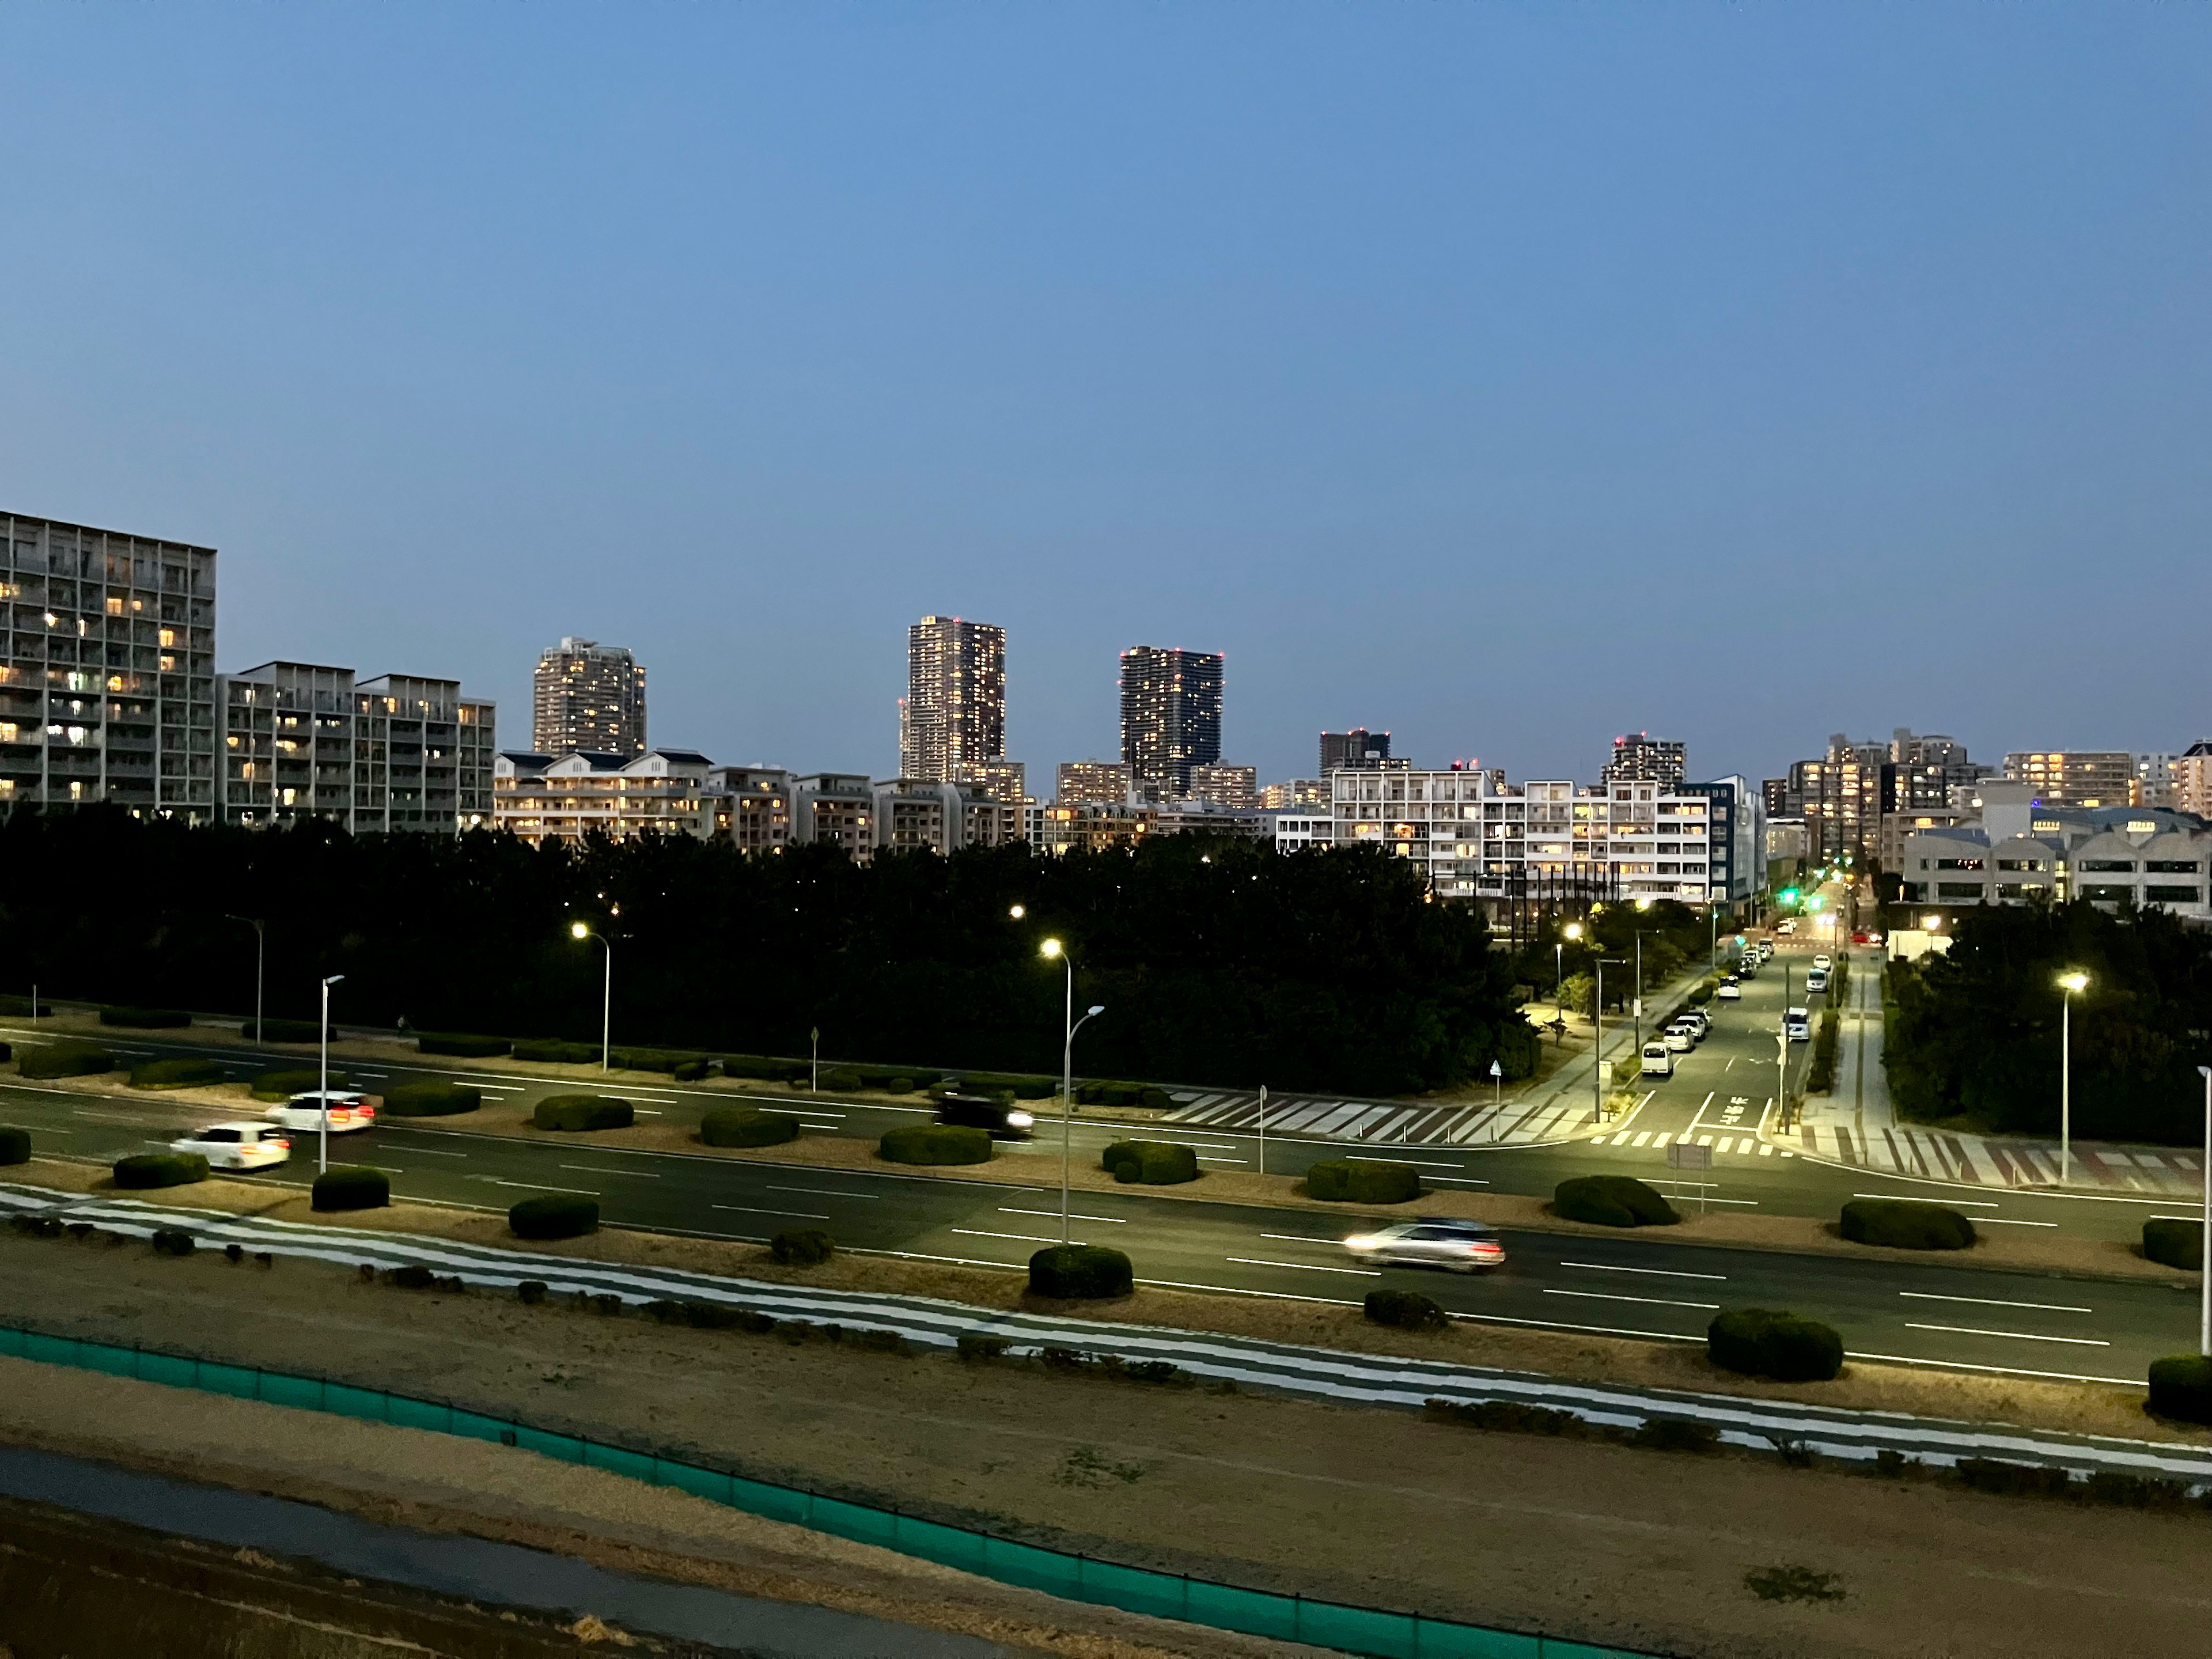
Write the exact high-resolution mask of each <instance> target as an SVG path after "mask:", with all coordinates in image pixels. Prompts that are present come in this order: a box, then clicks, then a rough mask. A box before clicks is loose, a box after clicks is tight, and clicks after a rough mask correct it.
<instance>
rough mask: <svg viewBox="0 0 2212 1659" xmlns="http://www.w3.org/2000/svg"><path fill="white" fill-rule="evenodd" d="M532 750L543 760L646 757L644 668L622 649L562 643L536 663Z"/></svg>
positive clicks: (584, 642)
mask: <svg viewBox="0 0 2212 1659" xmlns="http://www.w3.org/2000/svg"><path fill="white" fill-rule="evenodd" d="M531 748H532V750H533V751H534V752H536V753H538V754H541V755H566V754H568V753H570V752H572V751H575V752H580V753H585V754H598V755H621V756H623V757H629V756H631V755H641V754H643V753H644V752H645V750H646V740H645V669H644V667H643V665H641V664H640V663H639V662H638V660H637V659H636V658H635V657H633V656H631V655H630V653H629V652H627V651H625V650H623V648H622V647H620V646H614V645H600V644H599V643H597V642H596V641H592V640H579V639H574V638H570V639H564V640H562V641H561V643H560V644H558V645H556V646H555V647H553V648H552V649H551V650H550V651H548V652H547V653H545V654H544V656H542V657H540V658H539V659H538V670H537V673H536V676H535V678H534V679H533V682H532V689H531Z"/></svg>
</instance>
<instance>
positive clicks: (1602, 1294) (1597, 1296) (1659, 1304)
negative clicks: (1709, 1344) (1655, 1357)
mask: <svg viewBox="0 0 2212 1659" xmlns="http://www.w3.org/2000/svg"><path fill="white" fill-rule="evenodd" d="M1544 1294H1545V1295H1546V1296H1579V1297H1587V1298H1588V1299H1589V1300H1590V1301H1592V1302H1641V1303H1643V1304H1644V1305H1645V1306H1647V1307H1652V1308H1700V1309H1703V1310H1705V1311H1706V1312H1708V1313H1718V1312H1719V1311H1720V1310H1721V1304H1719V1303H1717V1302H1674V1301H1671V1300H1669V1299H1668V1297H1663V1296H1615V1295H1613V1294H1612V1293H1611V1292H1609V1291H1554V1290H1549V1289H1547V1290H1546V1291H1545V1292H1544Z"/></svg>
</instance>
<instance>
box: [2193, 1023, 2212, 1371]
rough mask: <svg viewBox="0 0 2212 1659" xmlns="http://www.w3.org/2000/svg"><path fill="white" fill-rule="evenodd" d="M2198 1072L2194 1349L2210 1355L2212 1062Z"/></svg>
mask: <svg viewBox="0 0 2212 1659" xmlns="http://www.w3.org/2000/svg"><path fill="white" fill-rule="evenodd" d="M2197 1076H2199V1077H2201V1078H2203V1079H2204V1162H2203V1164H2202V1165H2200V1166H2199V1167H2200V1168H2201V1169H2202V1170H2203V1175H2204V1231H2203V1247H2204V1258H2203V1261H2202V1262H2201V1263H2200V1264H2199V1267H2198V1274H2199V1277H2200V1279H2201V1280H2202V1283H2201V1284H2200V1285H2199V1288H2198V1291H2197V1294H2198V1297H2199V1301H2198V1306H2197V1352H2198V1354H2200V1355H2201V1356H2203V1358H2207V1359H2212V1066H2198V1067H2197Z"/></svg>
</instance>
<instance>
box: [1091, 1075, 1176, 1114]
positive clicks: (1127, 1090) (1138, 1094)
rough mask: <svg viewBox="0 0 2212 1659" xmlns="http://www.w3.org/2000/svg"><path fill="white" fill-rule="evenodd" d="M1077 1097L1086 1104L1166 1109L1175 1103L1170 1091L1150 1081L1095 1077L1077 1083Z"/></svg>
mask: <svg viewBox="0 0 2212 1659" xmlns="http://www.w3.org/2000/svg"><path fill="white" fill-rule="evenodd" d="M1075 1098H1076V1102H1077V1103H1078V1104H1079V1105H1084V1106H1146V1107H1152V1108H1154V1109H1158V1110H1163V1111H1164V1110H1165V1109H1167V1108H1168V1107H1170V1106H1172V1105H1174V1104H1175V1103H1174V1102H1173V1101H1172V1100H1170V1099H1169V1098H1168V1091H1166V1090H1164V1089H1162V1088H1158V1087H1156V1086H1155V1085H1152V1084H1150V1083H1123V1082H1115V1081H1111V1080H1109V1079H1092V1080H1091V1081H1090V1082H1088V1083H1079V1084H1077V1085H1075Z"/></svg>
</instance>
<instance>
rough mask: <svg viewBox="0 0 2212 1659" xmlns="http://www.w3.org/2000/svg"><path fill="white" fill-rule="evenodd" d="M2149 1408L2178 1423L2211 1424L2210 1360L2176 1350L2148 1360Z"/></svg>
mask: <svg viewBox="0 0 2212 1659" xmlns="http://www.w3.org/2000/svg"><path fill="white" fill-rule="evenodd" d="M2150 1408H2151V1410H2152V1411H2154V1412H2155V1413H2157V1414H2158V1415H2159V1416H2160V1417H2170V1418H2172V1419H2174V1420H2175V1421H2177V1422H2181V1423H2212V1359H2207V1358H2204V1357H2203V1355H2202V1354H2194V1353H2178V1354H2174V1355H2172V1356H2171V1357H2169V1358H2165V1359H2154V1360H2152V1361H2151V1362H2150Z"/></svg>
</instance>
